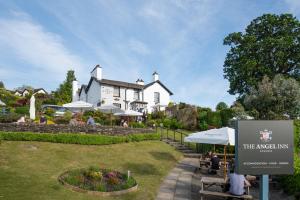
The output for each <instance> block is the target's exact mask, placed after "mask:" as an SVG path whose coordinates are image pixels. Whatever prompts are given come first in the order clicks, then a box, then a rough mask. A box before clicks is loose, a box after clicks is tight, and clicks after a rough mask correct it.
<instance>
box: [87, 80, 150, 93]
mask: <svg viewBox="0 0 300 200" xmlns="http://www.w3.org/2000/svg"><path fill="white" fill-rule="evenodd" d="M93 80H94V81H96V82H98V83H100V84H104V85H113V86H118V87H125V88H132V89H138V90H142V89H143V88H144V86H143V85H139V84H135V83H128V82H123V81H114V80H109V79H101V80H98V79H96V78H95V77H91V79H90V81H89V84H88V85H87V87H86V92H87V91H88V90H89V89H90V87H91V84H92V82H93Z"/></svg>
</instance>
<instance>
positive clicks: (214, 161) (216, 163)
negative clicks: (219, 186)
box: [209, 153, 220, 174]
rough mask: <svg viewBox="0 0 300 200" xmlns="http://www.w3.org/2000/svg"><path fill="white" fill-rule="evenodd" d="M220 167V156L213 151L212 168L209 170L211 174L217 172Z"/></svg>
mask: <svg viewBox="0 0 300 200" xmlns="http://www.w3.org/2000/svg"><path fill="white" fill-rule="evenodd" d="M218 169H220V158H219V157H218V156H217V154H215V153H213V154H212V158H211V168H210V170H209V173H210V174H216V171H217V170H218Z"/></svg>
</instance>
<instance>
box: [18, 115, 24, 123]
mask: <svg viewBox="0 0 300 200" xmlns="http://www.w3.org/2000/svg"><path fill="white" fill-rule="evenodd" d="M25 122H26V121H25V117H24V116H22V117H21V118H20V119H18V121H17V124H24V123H25Z"/></svg>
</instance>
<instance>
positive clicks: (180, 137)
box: [180, 132, 183, 144]
mask: <svg viewBox="0 0 300 200" xmlns="http://www.w3.org/2000/svg"><path fill="white" fill-rule="evenodd" d="M180 143H181V144H183V143H182V133H181V132H180Z"/></svg>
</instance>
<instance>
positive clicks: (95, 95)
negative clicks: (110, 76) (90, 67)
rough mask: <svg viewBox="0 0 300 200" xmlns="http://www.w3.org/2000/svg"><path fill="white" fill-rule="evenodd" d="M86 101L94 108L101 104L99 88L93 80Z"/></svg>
mask: <svg viewBox="0 0 300 200" xmlns="http://www.w3.org/2000/svg"><path fill="white" fill-rule="evenodd" d="M86 100H87V102H88V103H91V104H93V105H94V106H97V104H98V103H99V102H101V87H100V84H99V83H98V82H96V81H95V80H93V81H92V83H91V86H90V88H89V90H88V93H87V98H86Z"/></svg>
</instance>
